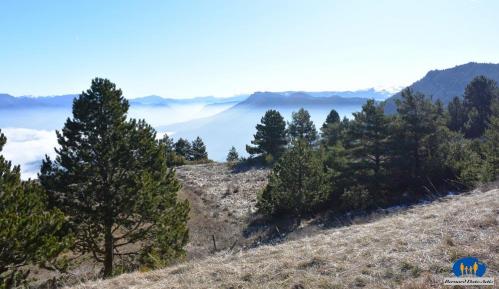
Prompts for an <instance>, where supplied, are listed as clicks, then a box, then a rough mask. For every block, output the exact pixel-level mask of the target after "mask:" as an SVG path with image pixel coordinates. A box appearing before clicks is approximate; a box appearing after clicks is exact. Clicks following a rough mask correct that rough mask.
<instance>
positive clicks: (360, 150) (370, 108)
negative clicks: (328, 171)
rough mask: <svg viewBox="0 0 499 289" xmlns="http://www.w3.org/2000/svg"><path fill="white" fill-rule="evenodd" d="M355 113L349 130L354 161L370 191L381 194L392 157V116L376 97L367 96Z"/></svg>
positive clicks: (358, 173) (361, 178)
mask: <svg viewBox="0 0 499 289" xmlns="http://www.w3.org/2000/svg"><path fill="white" fill-rule="evenodd" d="M353 116H354V120H353V121H352V122H351V125H350V127H349V131H348V137H349V138H350V141H349V142H348V143H349V144H350V146H349V147H348V149H349V155H350V157H351V158H352V163H351V165H352V167H353V169H354V173H355V175H356V176H357V177H358V181H359V183H360V184H363V185H365V186H367V187H368V188H369V189H370V191H371V193H372V192H374V193H375V194H379V193H380V189H381V184H383V183H384V177H385V176H386V163H387V161H388V158H389V152H388V150H387V147H388V136H389V119H388V117H387V116H385V114H384V109H383V107H382V106H381V105H376V104H375V102H374V100H368V101H367V102H366V104H364V105H363V106H362V111H360V112H356V113H354V114H353Z"/></svg>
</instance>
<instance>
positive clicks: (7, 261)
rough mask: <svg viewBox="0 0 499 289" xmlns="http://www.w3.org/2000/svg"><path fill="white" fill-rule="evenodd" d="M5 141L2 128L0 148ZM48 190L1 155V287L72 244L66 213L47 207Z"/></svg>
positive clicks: (21, 280)
mask: <svg viewBox="0 0 499 289" xmlns="http://www.w3.org/2000/svg"><path fill="white" fill-rule="evenodd" d="M5 143H6V138H5V136H4V135H3V134H2V133H1V131H0V152H1V151H2V148H3V146H4V145H5ZM46 201H47V200H46V192H45V191H44V190H43V189H42V188H41V187H40V185H38V184H37V183H35V182H33V181H27V182H22V181H21V179H20V170H19V166H15V167H12V165H11V163H10V162H9V161H6V160H5V159H4V158H3V156H2V155H0V288H1V289H6V288H13V287H17V286H19V287H20V286H21V285H22V284H23V283H24V281H25V279H26V278H27V277H28V274H29V270H27V269H26V268H27V266H29V265H34V264H39V263H46V262H52V261H55V258H56V257H57V256H58V255H59V253H61V252H62V251H63V250H64V249H66V248H67V247H68V246H69V245H70V240H71V239H70V237H69V236H68V235H67V231H66V229H65V226H64V225H65V221H64V215H63V213H62V212H61V211H59V210H58V209H48V208H47V206H46Z"/></svg>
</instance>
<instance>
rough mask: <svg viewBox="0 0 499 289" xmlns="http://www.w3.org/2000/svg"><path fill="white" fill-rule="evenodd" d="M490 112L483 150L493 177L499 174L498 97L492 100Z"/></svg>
mask: <svg viewBox="0 0 499 289" xmlns="http://www.w3.org/2000/svg"><path fill="white" fill-rule="evenodd" d="M491 112H492V114H491V117H490V119H489V124H488V126H487V130H486V131H485V144H484V146H485V150H484V151H485V155H486V160H487V163H488V164H489V165H490V169H491V175H492V176H491V177H492V179H495V178H497V177H498V176H499V98H498V99H495V100H494V101H493V102H492V105H491Z"/></svg>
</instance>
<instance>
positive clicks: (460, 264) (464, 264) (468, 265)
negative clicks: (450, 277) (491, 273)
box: [452, 257, 487, 277]
mask: <svg viewBox="0 0 499 289" xmlns="http://www.w3.org/2000/svg"><path fill="white" fill-rule="evenodd" d="M486 270H487V266H485V264H483V263H481V262H479V261H478V258H474V257H465V258H461V259H459V260H457V261H456V262H454V266H452V271H453V272H454V275H456V277H482V276H483V274H485V271H486Z"/></svg>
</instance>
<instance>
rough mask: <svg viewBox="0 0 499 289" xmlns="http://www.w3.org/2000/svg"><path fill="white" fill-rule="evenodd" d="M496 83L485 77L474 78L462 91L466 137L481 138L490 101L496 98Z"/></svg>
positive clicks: (485, 126) (487, 116)
mask: <svg viewBox="0 0 499 289" xmlns="http://www.w3.org/2000/svg"><path fill="white" fill-rule="evenodd" d="M497 94H498V89H497V83H496V82H495V81H494V80H491V79H488V78H486V77H485V76H478V77H476V78H474V79H473V80H472V81H471V82H470V83H469V84H468V86H466V89H465V91H464V106H465V107H466V109H467V110H468V118H467V122H466V124H465V127H466V137H468V138H478V137H481V136H482V135H483V133H484V131H485V129H486V128H487V123H488V121H489V117H490V116H491V113H492V111H491V104H492V101H493V100H494V99H495V98H497V97H498V95H497Z"/></svg>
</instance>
